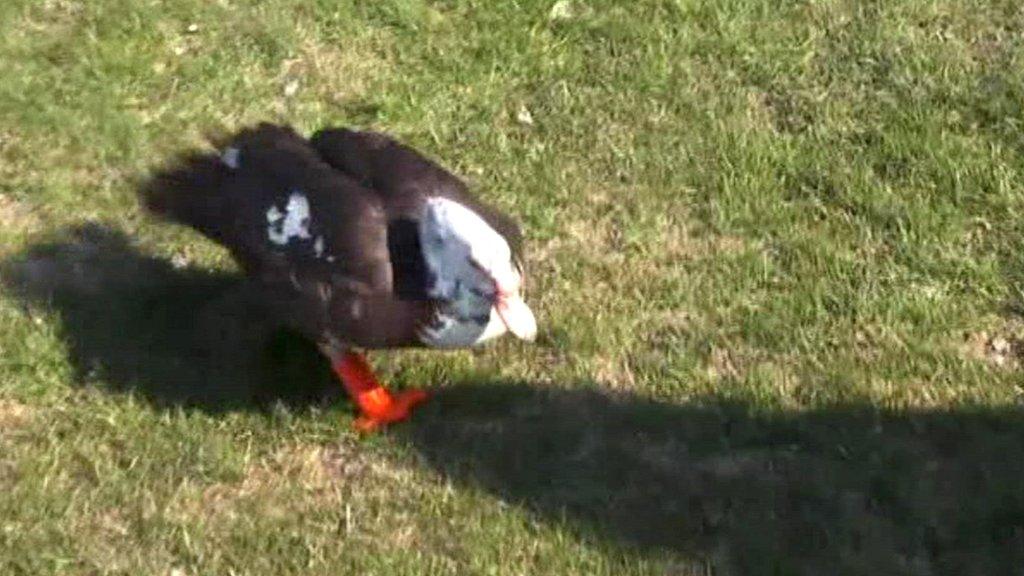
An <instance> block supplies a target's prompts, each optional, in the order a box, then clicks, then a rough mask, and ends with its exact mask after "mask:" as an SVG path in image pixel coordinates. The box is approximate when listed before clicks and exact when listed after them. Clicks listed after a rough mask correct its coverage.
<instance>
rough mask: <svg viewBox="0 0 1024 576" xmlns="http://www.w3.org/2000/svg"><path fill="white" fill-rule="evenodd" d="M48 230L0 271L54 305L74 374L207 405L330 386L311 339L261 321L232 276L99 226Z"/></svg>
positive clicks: (291, 399) (254, 403) (255, 403)
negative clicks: (175, 260)
mask: <svg viewBox="0 0 1024 576" xmlns="http://www.w3.org/2000/svg"><path fill="white" fill-rule="evenodd" d="M54 238H55V239H54V240H52V241H49V242H44V243H41V244H38V245H36V246H33V247H31V248H30V249H29V250H27V251H26V252H25V253H24V254H22V255H20V256H18V257H15V258H12V259H11V260H9V261H7V262H4V263H3V264H2V266H0V278H2V279H3V284H4V287H5V288H6V289H8V290H10V291H11V292H13V293H15V294H17V295H18V296H19V297H20V298H21V299H22V300H23V301H24V302H25V303H26V304H27V305H29V306H42V307H45V308H46V309H49V310H53V311H56V312H57V313H58V314H59V315H60V322H59V326H60V330H61V333H62V336H63V337H64V339H65V340H66V342H67V345H68V349H69V353H70V360H71V362H72V364H73V365H74V367H75V370H76V377H77V378H76V379H77V381H79V382H87V381H102V382H104V383H105V384H107V385H109V386H111V387H112V388H113V389H115V390H116V391H133V392H136V393H138V394H139V395H141V396H143V397H145V398H147V399H149V400H151V401H153V402H154V403H156V404H158V405H162V406H171V405H183V406H190V407H197V408H201V409H205V410H208V411H213V412H216V411H220V410H226V409H239V408H262V407H264V406H266V405H268V404H269V403H271V402H274V401H284V402H286V403H289V404H304V403H311V402H314V401H318V400H320V399H322V398H324V397H325V395H327V394H329V392H331V391H338V388H339V387H338V386H337V384H336V383H335V382H334V381H333V380H332V377H331V375H330V369H329V367H328V365H327V363H326V361H325V360H323V359H322V357H321V356H320V355H319V354H317V353H316V352H315V348H314V347H313V346H312V345H311V344H308V343H306V341H305V340H303V339H301V338H298V337H296V336H292V335H289V334H287V333H284V332H281V331H277V330H274V329H273V328H272V327H271V326H269V325H268V324H267V323H266V322H265V321H264V318H265V315H264V314H263V312H262V311H261V309H260V307H259V304H258V303H257V302H256V301H255V300H254V299H253V298H251V297H250V294H249V292H248V287H247V285H246V284H245V282H244V281H243V280H242V279H241V277H240V276H238V275H233V274H228V273H223V272H211V271H204V270H199V269H195V268H182V269H177V268H175V267H174V266H172V265H171V264H170V263H169V262H167V261H166V260H162V259H159V258H155V257H153V256H149V255H146V254H143V253H141V252H140V251H139V250H138V248H137V247H135V246H133V245H132V244H131V243H130V242H129V240H128V239H127V238H126V237H125V236H124V235H123V234H121V233H120V232H117V231H113V230H111V229H108V228H104V227H101V226H97V225H87V226H83V227H81V228H77V229H74V230H69V231H64V232H61V233H59V234H57V235H55V236H54ZM300 351H301V352H303V353H294V352H300ZM305 352H308V353H305Z"/></svg>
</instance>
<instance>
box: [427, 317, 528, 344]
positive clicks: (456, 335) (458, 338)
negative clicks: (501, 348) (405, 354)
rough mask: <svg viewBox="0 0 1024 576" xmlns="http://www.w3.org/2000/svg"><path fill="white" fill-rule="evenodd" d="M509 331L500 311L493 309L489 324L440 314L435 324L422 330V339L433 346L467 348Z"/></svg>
mask: <svg viewBox="0 0 1024 576" xmlns="http://www.w3.org/2000/svg"><path fill="white" fill-rule="evenodd" d="M507 331H508V328H507V327H506V326H505V323H504V322H503V321H502V320H501V317H500V316H498V313H497V312H495V311H494V310H493V309H492V310H491V314H490V319H489V320H488V321H487V324H483V325H481V324H478V323H477V322H474V321H473V320H459V319H457V318H456V317H455V316H450V315H446V314H439V315H438V317H437V318H436V322H435V324H434V325H433V326H425V327H423V328H422V329H421V330H420V334H419V337H420V341H421V342H423V343H424V344H426V345H427V346H430V347H431V348H467V347H470V346H477V345H479V344H483V343H484V342H486V341H488V340H492V339H494V338H497V337H498V336H501V335H502V334H504V333H505V332H507Z"/></svg>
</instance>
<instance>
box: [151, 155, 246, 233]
mask: <svg viewBox="0 0 1024 576" xmlns="http://www.w3.org/2000/svg"><path fill="white" fill-rule="evenodd" d="M230 171H231V168H230V167H229V166H228V164H226V163H225V160H224V159H223V158H222V157H221V156H218V155H216V154H213V153H200V152H193V153H190V154H187V155H185V156H182V157H181V158H179V159H178V160H176V161H175V162H174V163H173V164H171V165H170V166H168V167H166V168H164V169H162V170H160V171H158V172H157V173H155V174H154V175H153V176H152V177H151V178H150V179H149V180H148V181H147V182H146V183H145V184H144V185H143V186H142V188H141V190H140V196H141V198H142V203H143V205H144V206H145V207H146V208H147V209H148V210H149V211H150V212H152V213H153V214H155V215H156V216H158V217H160V218H163V219H165V220H170V221H172V222H176V223H178V224H184V225H187V226H191V227H192V228H195V229H196V230H198V231H199V232H202V233H203V234H206V235H207V236H210V237H212V238H214V239H218V237H219V234H218V230H219V229H220V228H221V226H222V225H223V215H224V211H225V204H226V198H225V197H224V193H223V191H224V181H225V179H226V178H228V176H229V174H230ZM218 224H220V226H219V225H218Z"/></svg>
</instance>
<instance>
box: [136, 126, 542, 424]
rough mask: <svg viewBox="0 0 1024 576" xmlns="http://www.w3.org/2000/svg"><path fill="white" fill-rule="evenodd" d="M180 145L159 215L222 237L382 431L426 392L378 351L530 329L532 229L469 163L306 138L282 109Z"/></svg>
mask: <svg viewBox="0 0 1024 576" xmlns="http://www.w3.org/2000/svg"><path fill="white" fill-rule="evenodd" d="M211 144H213V146H212V149H206V150H197V151H191V152H187V153H184V154H182V155H179V156H178V157H176V158H175V159H174V160H172V161H171V162H169V163H168V164H166V165H164V166H163V167H161V168H159V169H157V170H155V171H154V172H153V173H152V174H151V176H150V177H149V178H148V179H147V181H146V182H145V183H144V185H143V186H141V187H140V196H141V198H140V199H141V203H142V205H143V206H144V207H145V208H146V209H147V211H148V212H149V213H150V214H152V215H153V216H154V217H156V218H158V219H161V220H164V221H168V222H171V223H173V224H177V225H183V226H187V227H190V228H192V229H194V230H196V231H198V232H199V233H200V234H201V235H203V236H205V237H207V238H208V239H210V240H212V241H214V242H215V243H218V244H220V245H222V246H223V247H225V248H226V249H227V251H228V252H229V253H230V255H231V256H232V257H233V259H234V260H235V261H236V262H237V263H238V266H239V268H240V269H241V271H242V273H243V274H244V276H245V278H246V279H247V281H248V282H249V283H251V285H252V286H253V287H255V290H254V292H255V293H256V294H257V295H258V298H259V299H260V300H261V304H264V306H263V309H265V310H266V314H267V316H268V320H270V321H271V323H272V324H273V325H275V326H279V327H282V328H288V329H290V330H292V331H294V332H296V333H298V334H300V335H302V336H303V337H305V338H308V339H309V340H311V341H312V342H314V343H315V344H316V346H317V349H318V350H319V351H320V352H321V353H322V354H324V355H325V356H326V357H327V359H328V360H329V361H330V363H331V366H332V368H333V371H334V373H335V374H336V375H337V377H338V379H339V380H340V382H341V384H342V385H343V387H344V389H345V390H346V392H347V393H348V395H349V396H350V397H351V398H352V400H353V402H354V403H355V405H356V407H357V409H358V411H359V416H358V417H357V418H356V419H355V420H354V426H355V427H356V429H358V430H360V431H372V430H376V429H378V428H380V427H382V426H385V425H388V424H391V423H394V422H399V421H401V420H404V419H406V418H408V417H409V416H410V414H411V413H412V411H413V409H414V408H415V407H416V406H418V405H420V404H422V403H423V402H424V401H426V400H427V399H428V396H429V395H428V393H427V391H426V390H425V389H423V388H409V389H404V390H401V391H397V392H393V391H390V390H389V389H388V388H387V387H386V386H384V385H383V384H381V383H380V381H379V380H378V378H377V377H376V375H375V374H374V372H373V370H372V368H371V366H370V364H369V362H368V361H367V359H366V353H367V352H369V351H372V350H380V349H393V348H429V349H440V350H450V349H460V348H471V347H477V346H481V345H483V344H485V343H486V342H489V341H492V340H494V339H495V338H498V337H500V336H503V335H505V334H512V335H513V336H515V337H517V338H519V339H522V340H524V341H532V340H534V338H535V337H536V334H537V321H536V318H535V316H534V314H533V311H532V310H531V309H530V307H529V305H528V304H527V303H526V301H525V299H524V293H525V290H524V265H523V234H522V232H521V229H520V228H519V226H518V224H517V223H516V222H515V221H514V220H513V218H512V217H511V216H509V215H508V214H506V213H504V212H502V211H500V210H498V209H496V208H495V207H493V206H492V205H489V204H486V203H485V202H483V201H482V200H480V199H479V198H478V197H477V196H476V195H474V194H473V193H471V192H470V190H469V188H468V187H467V185H466V184H465V183H464V182H463V181H462V180H460V179H459V178H458V177H457V176H455V175H453V174H452V173H451V172H449V171H448V170H446V169H444V168H442V167H441V166H440V165H439V164H437V163H435V162H434V161H432V160H430V159H428V158H427V157H425V156H424V155H423V154H421V153H420V152H418V151H416V150H414V149H413V148H411V147H409V146H406V145H404V144H402V143H400V142H398V141H397V140H395V139H394V138H392V137H391V136H389V135H387V134H385V133H382V132H375V131H360V130H354V129H348V128H344V127H328V128H324V129H321V130H318V131H317V132H315V133H314V134H312V135H311V136H310V137H309V138H306V137H303V136H302V135H300V134H299V133H298V132H297V131H296V130H295V129H293V128H291V127H289V126H286V125H278V124H272V123H267V122H264V123H260V124H258V125H255V126H251V127H246V128H243V129H241V130H239V131H238V132H236V133H234V134H233V135H230V136H227V137H222V138H219V139H215V140H213V141H211Z"/></svg>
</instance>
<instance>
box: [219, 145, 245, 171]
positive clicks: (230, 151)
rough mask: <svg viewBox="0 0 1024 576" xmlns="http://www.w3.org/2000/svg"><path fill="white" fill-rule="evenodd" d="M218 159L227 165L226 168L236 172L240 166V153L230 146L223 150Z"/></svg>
mask: <svg viewBox="0 0 1024 576" xmlns="http://www.w3.org/2000/svg"><path fill="white" fill-rule="evenodd" d="M220 159H221V160H222V161H223V162H224V163H225V164H227V166H228V168H231V169H232V170H238V167H239V166H240V165H241V160H242V151H241V150H239V149H238V148H235V147H234V146H232V147H230V148H227V149H225V150H224V153H223V154H221V157H220Z"/></svg>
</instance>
